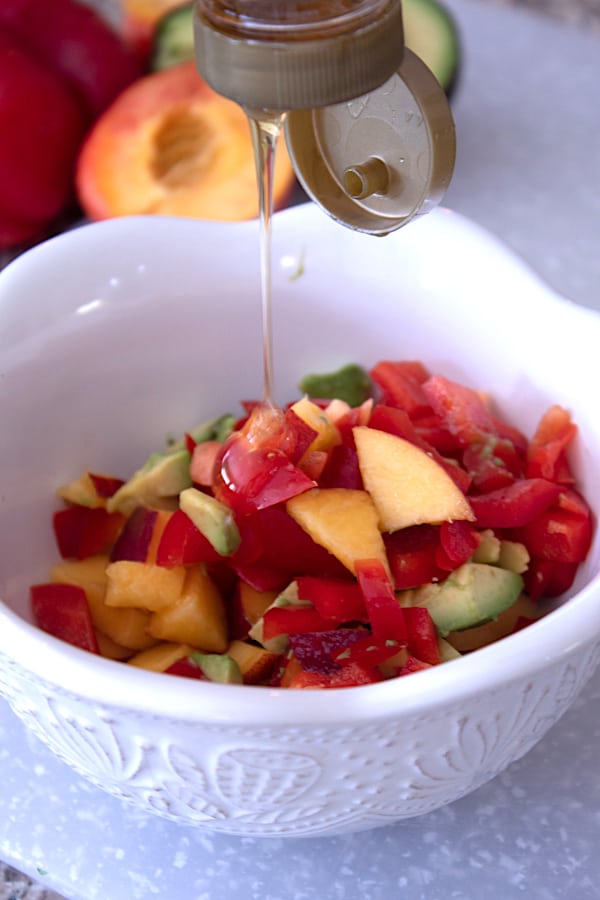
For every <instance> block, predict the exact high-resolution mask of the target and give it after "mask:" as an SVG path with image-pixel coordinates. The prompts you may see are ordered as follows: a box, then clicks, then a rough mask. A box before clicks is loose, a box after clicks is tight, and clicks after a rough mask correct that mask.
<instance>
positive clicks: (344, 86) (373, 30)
mask: <svg viewBox="0 0 600 900" xmlns="http://www.w3.org/2000/svg"><path fill="white" fill-rule="evenodd" d="M255 8H256V11H257V12H256V15H255V16H252V12H253V10H254V9H255ZM267 13H269V15H267ZM260 14H262V16H263V18H261V17H260ZM194 44H195V49H196V67H197V69H198V72H199V73H200V75H201V76H202V78H204V80H205V81H206V82H207V83H208V84H209V85H210V86H211V87H212V88H213V89H214V90H215V91H216V92H217V93H219V94H222V95H223V96H224V97H228V98H229V99H230V100H235V101H236V102H237V103H239V104H240V105H241V106H243V107H244V108H245V109H247V110H269V111H271V112H277V111H280V112H287V111H288V110H291V109H314V108H315V107H319V106H329V105H331V104H332V103H341V102H342V101H344V100H348V99H350V98H352V97H358V96H360V95H362V94H366V93H367V92H368V91H371V90H373V89H374V88H375V87H377V86H378V85H380V84H382V83H383V82H384V81H386V80H387V79H388V78H389V77H390V75H391V74H392V73H393V72H394V71H395V70H396V69H397V68H398V66H399V65H400V62H401V60H402V54H403V48H404V29H403V25H402V4H401V2H400V0H361V2H357V0H354V3H353V4H351V5H348V4H347V3H331V2H329V5H327V4H322V5H315V4H314V3H309V4H306V3H305V4H300V3H297V4H296V3H290V2H288V0H285V2H284V3H278V4H277V3H271V4H269V3H254V4H253V3H251V2H249V0H246V2H245V3H242V2H238V3H235V2H228V3H226V2H224V0H220V2H216V0H197V2H196V5H195V10H194Z"/></svg>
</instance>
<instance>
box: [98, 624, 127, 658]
mask: <svg viewBox="0 0 600 900" xmlns="http://www.w3.org/2000/svg"><path fill="white" fill-rule="evenodd" d="M96 640H97V641H98V649H99V650H100V655H101V656H104V657H106V659H115V660H118V661H119V662H124V661H125V660H128V659H130V658H131V656H132V655H133V654H134V652H135V651H134V650H132V649H131V647H123V646H122V645H121V644H117V643H116V641H113V639H112V638H110V637H109V636H108V635H107V634H103V633H102V632H101V631H98V629H96Z"/></svg>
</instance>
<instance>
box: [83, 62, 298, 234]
mask: <svg viewBox="0 0 600 900" xmlns="http://www.w3.org/2000/svg"><path fill="white" fill-rule="evenodd" d="M294 182H295V175H294V170H293V168H292V164H291V161H290V158H289V156H288V153H287V149H286V146H285V143H284V141H283V140H280V141H279V145H278V147H277V153H276V160H275V177H274V184H273V201H274V205H275V208H276V209H278V208H281V207H282V206H284V205H285V204H286V202H287V200H288V198H289V196H290V194H291V191H292V189H293V186H294ZM76 188H77V195H78V199H79V203H80V205H81V207H82V209H83V212H84V213H85V215H86V216H87V217H88V218H89V219H91V220H99V219H107V218H111V217H114V216H126V215H146V214H148V215H150V214H157V215H171V216H184V217H188V218H199V219H211V220H221V221H234V220H241V219H251V218H254V217H256V216H257V215H258V189H257V182H256V166H255V162H254V151H253V148H252V140H251V137H250V128H249V125H248V121H247V118H246V114H245V113H244V111H243V110H242V109H241V107H239V106H238V105H237V104H236V103H233V102H232V101H231V100H227V99H225V98H224V97H221V96H220V95H219V94H217V93H215V92H214V91H213V90H212V89H211V88H210V87H209V86H208V85H207V84H206V83H205V82H204V81H203V80H202V79H201V77H200V75H198V73H197V71H196V68H195V66H194V63H182V64H180V65H177V66H173V67H172V68H170V69H166V70H164V71H162V72H157V73H154V74H152V75H146V76H144V77H143V78H140V79H139V80H138V81H136V82H134V83H133V84H132V85H131V86H130V87H129V88H127V89H126V90H125V91H124V92H123V93H122V94H121V95H120V96H119V97H118V98H117V99H116V100H115V101H114V103H113V104H112V105H111V106H110V107H109V108H108V109H107V110H106V112H105V113H103V115H102V116H101V117H100V118H99V119H98V120H97V121H96V123H95V125H94V126H93V127H92V129H91V130H90V132H89V133H88V135H87V137H86V140H85V142H84V145H83V147H82V149H81V153H80V155H79V159H78V164H77V171H76Z"/></svg>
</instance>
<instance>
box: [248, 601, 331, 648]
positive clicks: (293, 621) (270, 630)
mask: <svg viewBox="0 0 600 900" xmlns="http://www.w3.org/2000/svg"><path fill="white" fill-rule="evenodd" d="M330 630H331V621H330V620H327V619H324V618H323V617H322V616H320V615H319V613H318V612H317V610H316V609H314V608H313V607H312V606H272V607H271V608H270V609H268V610H267V611H266V613H265V614H264V616H263V637H264V639H265V641H270V640H271V639H272V638H274V637H278V636H279V635H280V634H306V633H307V632H309V631H330Z"/></svg>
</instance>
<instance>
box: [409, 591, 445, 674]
mask: <svg viewBox="0 0 600 900" xmlns="http://www.w3.org/2000/svg"><path fill="white" fill-rule="evenodd" d="M404 620H405V622H406V630H407V634H408V641H407V643H408V650H409V652H410V653H411V654H413V655H414V656H416V657H417V658H418V659H420V660H421V661H422V662H425V663H429V665H431V666H437V665H438V664H439V663H441V661H442V658H441V656H440V645H439V641H438V633H437V628H436V627H435V625H434V623H433V619H432V618H431V615H430V613H429V610H428V609H426V608H425V607H423V606H409V607H406V609H404Z"/></svg>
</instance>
